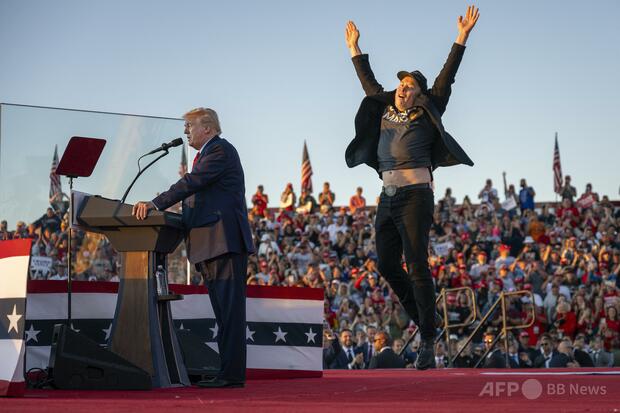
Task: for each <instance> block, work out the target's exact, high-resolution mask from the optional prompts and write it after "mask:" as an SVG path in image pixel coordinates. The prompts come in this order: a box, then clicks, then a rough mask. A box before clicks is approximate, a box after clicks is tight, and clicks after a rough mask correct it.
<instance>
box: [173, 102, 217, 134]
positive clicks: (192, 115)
mask: <svg viewBox="0 0 620 413" xmlns="http://www.w3.org/2000/svg"><path fill="white" fill-rule="evenodd" d="M183 119H185V120H189V119H198V122H200V124H201V125H202V126H210V127H212V128H213V129H215V132H217V134H218V135H219V134H220V133H222V129H221V128H220V120H219V119H218V117H217V112H215V111H214V110H213V109H209V108H195V109H192V110H190V111H189V112H187V113H186V114H185V115H183Z"/></svg>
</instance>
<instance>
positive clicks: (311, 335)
mask: <svg viewBox="0 0 620 413" xmlns="http://www.w3.org/2000/svg"><path fill="white" fill-rule="evenodd" d="M304 334H305V335H306V337H308V343H309V342H311V341H312V342H313V343H316V341H314V337H316V333H315V332H313V331H312V327H310V331H308V332H307V333H304Z"/></svg>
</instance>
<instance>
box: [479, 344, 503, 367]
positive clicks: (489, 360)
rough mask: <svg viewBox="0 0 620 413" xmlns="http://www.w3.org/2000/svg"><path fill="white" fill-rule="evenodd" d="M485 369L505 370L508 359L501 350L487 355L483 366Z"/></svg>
mask: <svg viewBox="0 0 620 413" xmlns="http://www.w3.org/2000/svg"><path fill="white" fill-rule="evenodd" d="M482 367H484V368H485V369H505V368H506V358H505V356H504V353H502V351H501V350H500V349H495V350H492V351H491V352H490V353H489V354H487V357H486V359H485V360H484V364H483V366H482Z"/></svg>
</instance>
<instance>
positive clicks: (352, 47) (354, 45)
mask: <svg viewBox="0 0 620 413" xmlns="http://www.w3.org/2000/svg"><path fill="white" fill-rule="evenodd" d="M344 39H345V41H346V42H347V47H348V48H349V51H350V52H351V56H352V57H353V56H357V55H360V54H362V52H361V50H360V48H359V46H358V41H359V39H360V32H359V30H357V26H355V23H353V22H352V21H351V20H349V21H348V22H347V26H346V27H345V30H344Z"/></svg>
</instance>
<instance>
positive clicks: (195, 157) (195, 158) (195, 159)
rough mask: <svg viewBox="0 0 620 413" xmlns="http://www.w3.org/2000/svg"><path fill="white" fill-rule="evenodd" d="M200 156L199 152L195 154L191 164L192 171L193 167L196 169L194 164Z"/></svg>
mask: <svg viewBox="0 0 620 413" xmlns="http://www.w3.org/2000/svg"><path fill="white" fill-rule="evenodd" d="M199 156H200V152H198V153H196V156H194V163H192V169H194V167H196V163H197V162H198V157H199Z"/></svg>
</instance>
